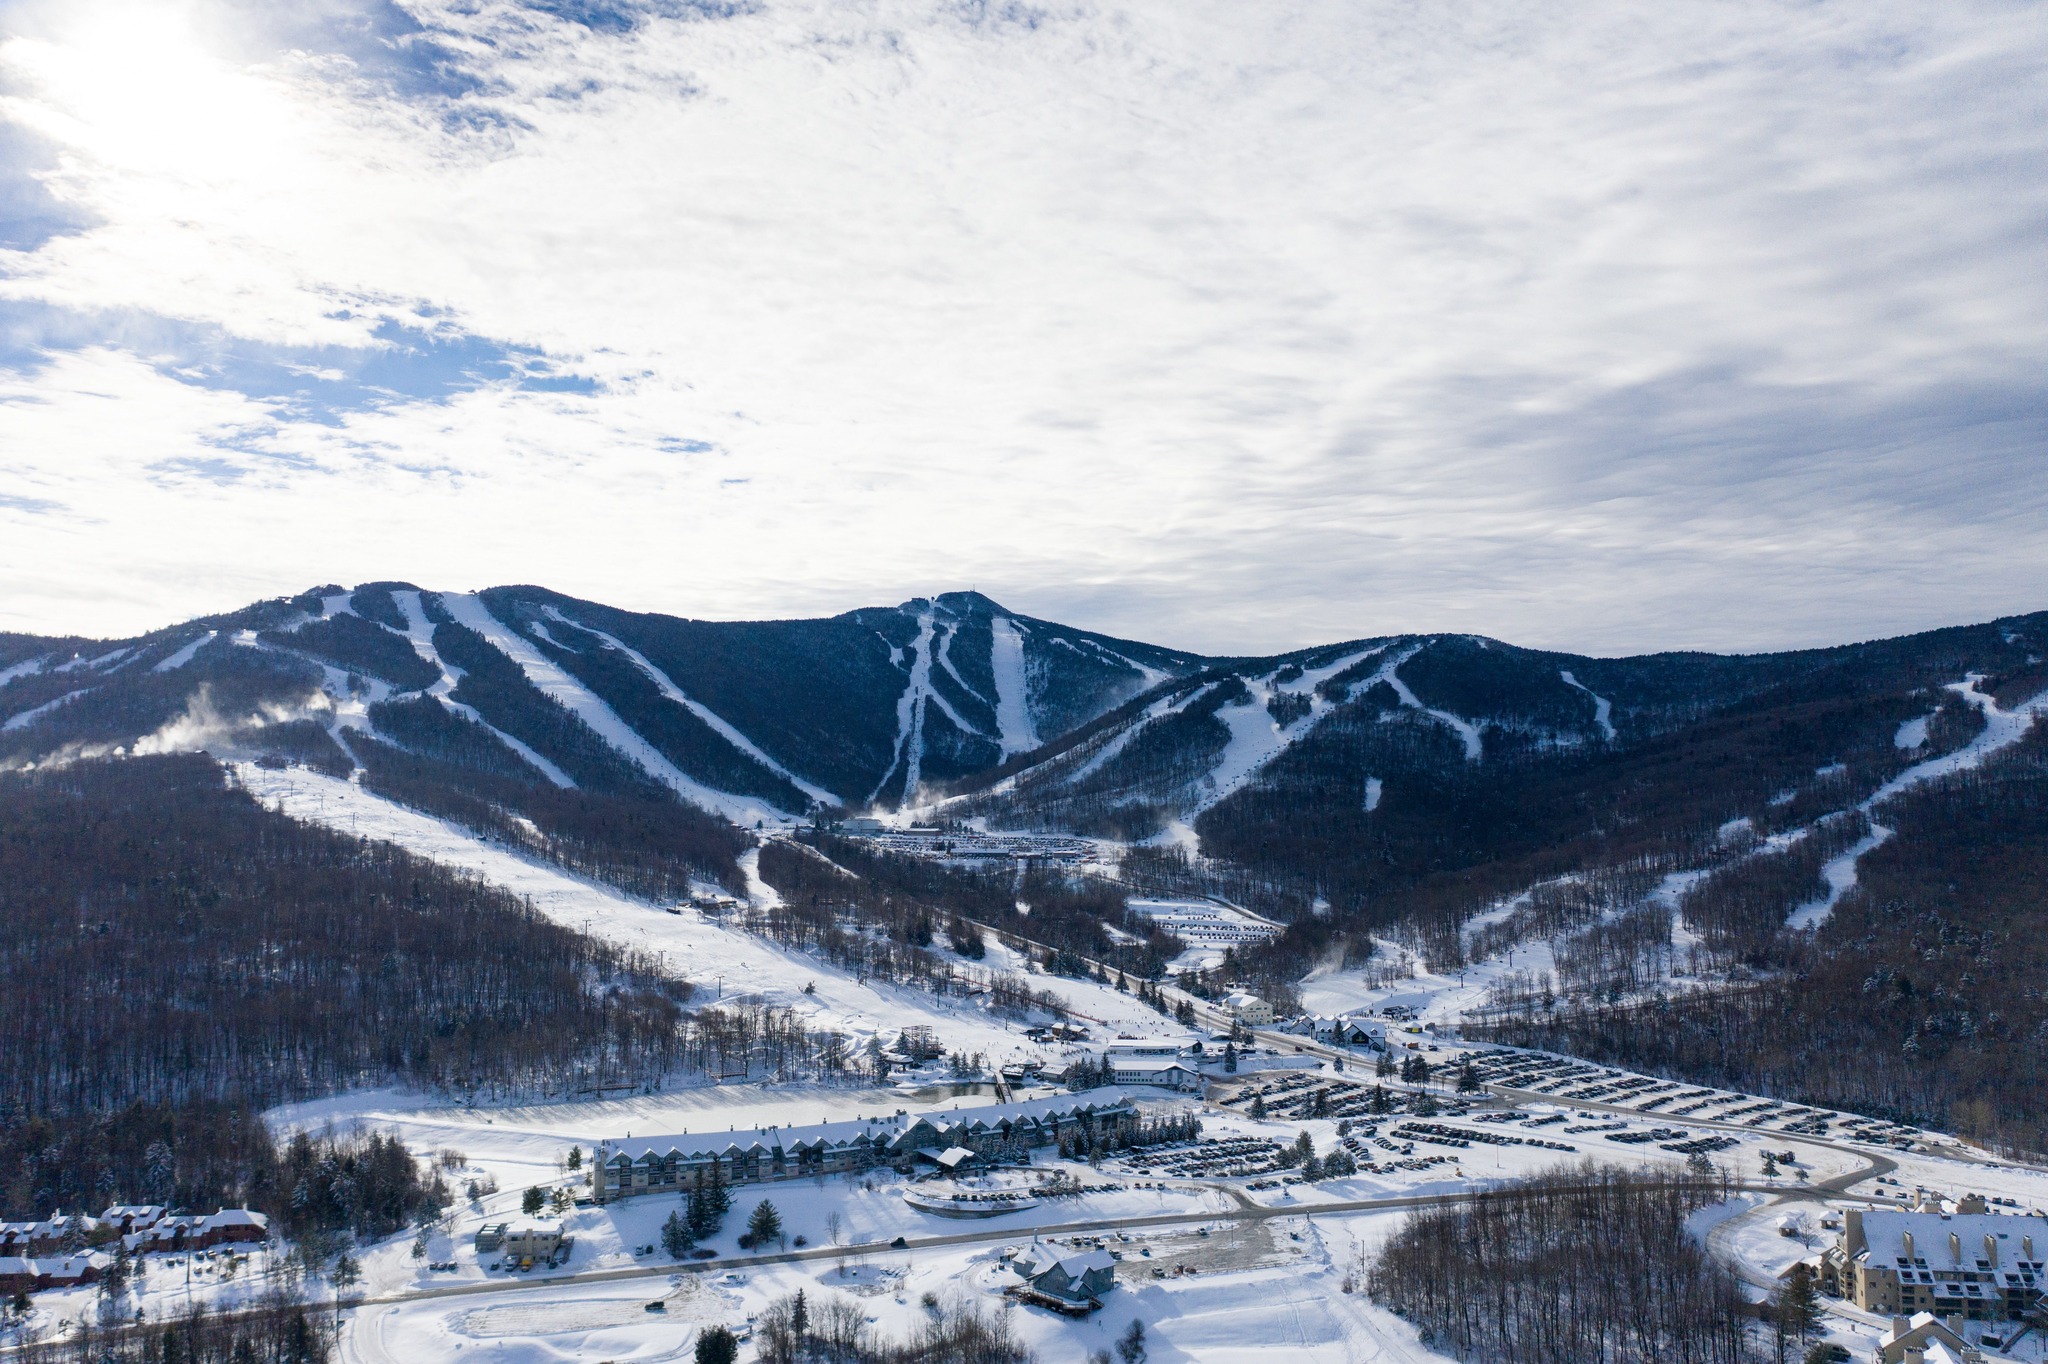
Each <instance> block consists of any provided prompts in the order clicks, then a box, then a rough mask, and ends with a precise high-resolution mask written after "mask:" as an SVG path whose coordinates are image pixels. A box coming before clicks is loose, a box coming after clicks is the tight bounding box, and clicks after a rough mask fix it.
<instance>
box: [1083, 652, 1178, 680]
mask: <svg viewBox="0 0 2048 1364" xmlns="http://www.w3.org/2000/svg"><path fill="white" fill-rule="evenodd" d="M1082 642H1083V643H1085V644H1086V645H1087V646H1088V647H1089V648H1091V649H1093V650H1095V652H1096V653H1098V654H1101V655H1102V656H1103V657H1105V658H1108V659H1112V660H1114V661H1115V662H1118V663H1121V664H1123V665H1124V666H1125V667H1126V668H1130V669H1132V670H1133V671H1135V672H1136V673H1137V674H1138V675H1139V676H1140V677H1142V678H1144V679H1145V685H1144V686H1143V687H1142V688H1140V690H1142V691H1150V690H1151V689H1152V688H1154V687H1156V686H1158V685H1159V684H1160V683H1161V682H1165V681H1167V680H1169V679H1170V678H1172V676H1173V674H1172V673H1170V672H1167V671H1166V670H1165V669H1164V668H1154V667H1152V666H1150V665H1149V664H1145V663H1140V662H1139V661H1138V660H1137V659H1135V658H1131V657H1129V656H1127V655H1125V654H1120V653H1118V652H1117V651H1116V650H1114V649H1111V648H1109V647H1107V646H1105V645H1101V644H1097V643H1096V642H1095V641H1094V640H1092V639H1090V640H1084V641H1082Z"/></svg>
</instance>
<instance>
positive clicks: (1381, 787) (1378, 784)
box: [1365, 777, 1387, 814]
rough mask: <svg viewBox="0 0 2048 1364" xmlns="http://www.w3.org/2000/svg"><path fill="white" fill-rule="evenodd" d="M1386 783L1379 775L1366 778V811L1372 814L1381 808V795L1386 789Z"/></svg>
mask: <svg viewBox="0 0 2048 1364" xmlns="http://www.w3.org/2000/svg"><path fill="white" fill-rule="evenodd" d="M1386 789H1387V788H1386V783H1384V782H1382V781H1381V780H1380V779H1379V778H1378V777H1367V778H1366V779H1365V812H1366V813H1367V814H1371V813H1372V812H1373V811H1375V810H1377V809H1379V808H1380V796H1381V795H1382V794H1383V793H1384V792H1385V791H1386Z"/></svg>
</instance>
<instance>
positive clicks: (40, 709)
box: [0, 687, 92, 734]
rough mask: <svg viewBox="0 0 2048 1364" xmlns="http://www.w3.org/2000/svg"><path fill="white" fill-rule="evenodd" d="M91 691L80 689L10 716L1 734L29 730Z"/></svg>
mask: <svg viewBox="0 0 2048 1364" xmlns="http://www.w3.org/2000/svg"><path fill="white" fill-rule="evenodd" d="M91 690H92V688H91V687H80V688H79V689H78V690H77V691H67V692H65V693H64V694H63V695H62V696H60V697H58V698H57V699H56V700H54V701H45V702H43V704H41V705H40V706H32V707H30V708H29V709H27V710H25V711H23V712H21V714H19V715H15V716H10V717H9V718H8V721H7V723H6V724H4V725H0V733H7V734H12V733H13V732H14V731H16V730H18V729H27V728H28V727H29V726H30V725H32V724H34V723H35V722H36V721H38V720H40V719H42V718H43V717H44V716H45V715H48V714H49V713H50V712H51V711H53V710H55V709H57V708H58V707H59V706H68V705H70V704H71V703H72V702H73V701H76V700H77V699H78V698H79V697H81V696H84V695H85V694H86V693H87V692H89V691H91Z"/></svg>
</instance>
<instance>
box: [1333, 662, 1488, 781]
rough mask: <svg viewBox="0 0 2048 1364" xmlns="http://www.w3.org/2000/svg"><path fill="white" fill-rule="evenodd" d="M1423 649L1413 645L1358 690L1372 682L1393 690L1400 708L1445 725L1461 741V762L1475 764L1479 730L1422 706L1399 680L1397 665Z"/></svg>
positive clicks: (1479, 750)
mask: <svg viewBox="0 0 2048 1364" xmlns="http://www.w3.org/2000/svg"><path fill="white" fill-rule="evenodd" d="M1424 647H1425V646H1423V645H1420V644H1418V645H1416V646H1415V647H1414V648H1412V649H1410V650H1409V651H1408V652H1407V653H1405V654H1403V655H1401V656H1400V657H1399V658H1397V659H1395V660H1393V661H1392V662H1391V663H1389V664H1388V665H1387V666H1386V667H1384V668H1382V669H1380V670H1379V671H1378V672H1377V673H1374V674H1373V675H1372V676H1371V677H1370V678H1368V679H1367V680H1366V681H1365V682H1364V683H1362V684H1361V687H1360V688H1359V689H1369V688H1370V687H1371V686H1372V684H1373V683H1374V682H1384V683H1386V684H1387V685H1388V686H1390V687H1392V688H1393V689H1394V695H1396V696H1398V697H1400V698H1401V704H1402V705H1404V706H1407V707H1409V708H1410V709H1411V710H1419V711H1421V712H1422V713H1423V714H1424V715H1427V716H1429V717H1431V718H1432V719H1435V720H1439V721H1441V722H1442V723H1444V724H1446V725H1449V726H1450V727H1451V728H1452V729H1453V730H1454V731H1456V732H1457V735H1458V738H1459V739H1460V740H1462V741H1463V742H1464V745H1465V761H1466V762H1468V763H1476V762H1478V761H1479V759H1480V757H1481V756H1482V754H1483V753H1484V751H1485V750H1484V747H1483V746H1482V744H1481V743H1480V739H1479V727H1478V726H1477V725H1475V724H1473V723H1472V722H1471V721H1470V720H1467V719H1465V718H1463V717H1462V716H1457V715H1453V714H1451V713H1450V712H1449V711H1447V710H1438V709H1436V708H1435V707H1434V706H1425V705H1423V704H1422V702H1421V700H1420V699H1419V698H1417V697H1416V695H1415V693H1414V692H1412V691H1410V690H1409V689H1408V684H1407V683H1406V682H1403V681H1402V680H1401V671H1400V669H1401V665H1402V664H1403V663H1406V662H1407V661H1408V660H1409V659H1411V658H1413V657H1415V655H1417V654H1419V653H1421V652H1422V650H1423V648H1424Z"/></svg>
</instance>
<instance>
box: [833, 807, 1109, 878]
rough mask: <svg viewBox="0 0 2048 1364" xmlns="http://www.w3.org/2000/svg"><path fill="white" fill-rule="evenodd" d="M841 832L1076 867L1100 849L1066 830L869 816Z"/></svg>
mask: <svg viewBox="0 0 2048 1364" xmlns="http://www.w3.org/2000/svg"><path fill="white" fill-rule="evenodd" d="M839 832H840V833H842V834H845V835H847V836H849V837H852V838H864V839H867V840H869V841H870V842H873V843H875V844H876V845H878V846H879V847H881V848H882V849H883V850H884V851H887V852H893V853H901V854H903V855H904V856H906V857H922V858H927V859H930V860H932V861H940V862H969V863H972V862H1049V863H1053V864H1056V865H1059V866H1063V867H1072V866H1079V865H1080V864H1081V863H1083V862H1086V861H1087V860H1088V859H1089V858H1090V857H1092V856H1093V855H1094V853H1095V848H1094V845H1092V844H1091V843H1089V842H1088V840H1086V839H1085V838H1074V837H1071V836H1070V835H1067V834H1032V833H1014V834H986V833H979V832H977V831H975V830H973V829H941V828H938V827H936V826H934V825H929V824H914V825H912V826H910V827H909V828H907V829H899V828H895V827H893V826H891V825H888V824H884V823H883V822H882V821H881V820H879V819H867V818H857V819H849V820H844V821H842V822H841V823H840V825H839Z"/></svg>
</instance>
